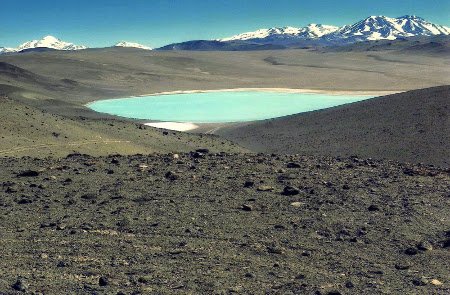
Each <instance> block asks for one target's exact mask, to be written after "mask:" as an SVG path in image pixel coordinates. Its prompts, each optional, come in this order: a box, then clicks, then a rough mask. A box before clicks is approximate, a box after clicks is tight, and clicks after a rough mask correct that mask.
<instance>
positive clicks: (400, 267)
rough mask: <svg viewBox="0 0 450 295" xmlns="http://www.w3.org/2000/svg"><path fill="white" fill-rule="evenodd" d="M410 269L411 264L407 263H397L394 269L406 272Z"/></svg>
mask: <svg viewBox="0 0 450 295" xmlns="http://www.w3.org/2000/svg"><path fill="white" fill-rule="evenodd" d="M410 267H411V264H409V263H408V262H399V263H396V264H395V268H396V269H398V270H407V269H409V268H410Z"/></svg>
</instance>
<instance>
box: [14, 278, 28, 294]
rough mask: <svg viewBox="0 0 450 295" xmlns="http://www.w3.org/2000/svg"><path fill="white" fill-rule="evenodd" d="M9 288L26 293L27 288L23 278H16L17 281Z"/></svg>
mask: <svg viewBox="0 0 450 295" xmlns="http://www.w3.org/2000/svg"><path fill="white" fill-rule="evenodd" d="M11 287H12V288H13V289H14V290H16V291H20V292H27V291H28V288H29V286H28V283H27V282H26V280H25V278H22V277H19V278H17V281H16V282H15V283H14V284H13V285H12V286H11Z"/></svg>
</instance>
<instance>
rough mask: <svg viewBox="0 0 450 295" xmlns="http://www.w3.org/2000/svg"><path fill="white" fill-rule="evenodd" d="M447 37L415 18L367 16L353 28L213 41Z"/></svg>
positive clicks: (313, 27) (290, 30) (314, 27)
mask: <svg viewBox="0 0 450 295" xmlns="http://www.w3.org/2000/svg"><path fill="white" fill-rule="evenodd" d="M434 35H450V28H448V27H445V26H441V25H436V24H433V23H431V22H429V21H426V20H424V19H423V18H421V17H418V16H415V15H405V16H401V17H398V18H391V17H386V16H370V17H368V18H366V19H364V20H362V21H359V22H357V23H355V24H353V25H346V26H343V27H336V26H330V25H320V24H319V25H318V24H310V25H308V26H306V27H303V28H295V27H282V28H270V29H260V30H257V31H254V32H247V33H243V34H238V35H235V36H231V37H228V38H223V39H217V41H221V42H227V41H247V40H255V41H259V42H261V41H264V40H268V41H270V40H282V39H288V40H323V41H332V42H335V43H339V42H343V43H349V42H358V41H374V40H395V39H398V38H408V37H415V36H434Z"/></svg>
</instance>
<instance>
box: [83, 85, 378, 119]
mask: <svg viewBox="0 0 450 295" xmlns="http://www.w3.org/2000/svg"><path fill="white" fill-rule="evenodd" d="M368 98H371V96H351V95H347V96H346V95H326V94H308V93H280V92H260V91H235V92H205V93H184V94H170V95H156V96H145V97H132V98H123V99H108V100H99V101H96V102H93V103H91V104H89V105H88V107H89V108H91V109H92V110H95V111H97V112H101V113H107V114H112V115H118V116H122V117H127V118H134V119H148V120H155V121H169V122H191V123H224V122H242V121H254V120H263V119H269V118H276V117H282V116H286V115H292V114H297V113H302V112H309V111H315V110H320V109H324V108H329V107H334V106H338V105H342V104H347V103H352V102H357V101H361V100H364V99H368Z"/></svg>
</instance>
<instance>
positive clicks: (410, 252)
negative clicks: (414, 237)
mask: <svg viewBox="0 0 450 295" xmlns="http://www.w3.org/2000/svg"><path fill="white" fill-rule="evenodd" d="M417 253H419V252H418V251H417V249H416V248H412V247H411V248H408V249H406V250H405V254H406V255H410V256H413V255H417Z"/></svg>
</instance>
